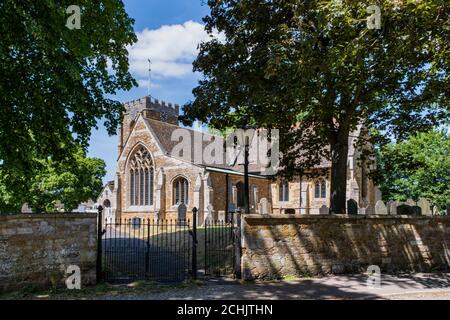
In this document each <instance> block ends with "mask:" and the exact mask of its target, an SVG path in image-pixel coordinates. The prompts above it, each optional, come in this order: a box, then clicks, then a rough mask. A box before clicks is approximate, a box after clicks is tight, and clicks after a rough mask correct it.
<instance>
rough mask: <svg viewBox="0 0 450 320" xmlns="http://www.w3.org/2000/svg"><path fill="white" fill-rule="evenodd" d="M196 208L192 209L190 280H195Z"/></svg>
mask: <svg viewBox="0 0 450 320" xmlns="http://www.w3.org/2000/svg"><path fill="white" fill-rule="evenodd" d="M197 211H198V210H197V208H196V207H194V208H193V209H192V278H193V279H194V280H197V272H198V271H197Z"/></svg>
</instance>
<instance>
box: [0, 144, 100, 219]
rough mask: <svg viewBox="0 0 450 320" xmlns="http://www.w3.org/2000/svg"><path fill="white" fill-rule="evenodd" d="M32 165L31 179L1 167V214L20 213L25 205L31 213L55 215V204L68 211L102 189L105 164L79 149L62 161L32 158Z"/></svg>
mask: <svg viewBox="0 0 450 320" xmlns="http://www.w3.org/2000/svg"><path fill="white" fill-rule="evenodd" d="M34 163H35V166H34V167H33V174H32V175H31V177H24V176H22V175H20V174H19V173H17V172H8V171H5V170H2V168H1V167H0V191H1V192H0V212H3V213H14V212H19V211H20V209H21V207H22V205H23V204H24V203H27V204H28V206H29V207H31V208H32V209H33V211H34V212H54V211H55V204H56V202H57V201H59V202H61V203H63V204H64V209H65V210H66V211H71V210H73V209H75V208H77V207H78V205H79V204H80V203H81V202H84V201H87V200H89V199H95V198H96V197H97V196H98V195H99V193H100V191H101V190H102V187H103V183H102V178H103V176H104V175H105V173H106V170H105V162H104V161H103V160H101V159H97V158H89V157H86V154H85V152H84V151H83V149H82V148H81V147H78V148H76V151H75V152H74V154H72V155H70V156H68V157H66V159H65V160H58V161H55V160H53V159H51V158H49V159H34Z"/></svg>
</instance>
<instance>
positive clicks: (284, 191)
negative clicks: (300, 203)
mask: <svg viewBox="0 0 450 320" xmlns="http://www.w3.org/2000/svg"><path fill="white" fill-rule="evenodd" d="M278 194H279V198H278V200H279V201H289V182H287V181H282V182H280V185H279V186H278Z"/></svg>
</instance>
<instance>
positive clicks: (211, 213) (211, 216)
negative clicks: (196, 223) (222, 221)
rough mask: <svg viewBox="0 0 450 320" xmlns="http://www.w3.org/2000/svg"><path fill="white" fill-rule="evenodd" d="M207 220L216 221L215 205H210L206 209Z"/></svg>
mask: <svg viewBox="0 0 450 320" xmlns="http://www.w3.org/2000/svg"><path fill="white" fill-rule="evenodd" d="M206 220H207V221H214V220H215V219H214V208H213V205H212V204H211V203H210V204H208V206H207V207H206Z"/></svg>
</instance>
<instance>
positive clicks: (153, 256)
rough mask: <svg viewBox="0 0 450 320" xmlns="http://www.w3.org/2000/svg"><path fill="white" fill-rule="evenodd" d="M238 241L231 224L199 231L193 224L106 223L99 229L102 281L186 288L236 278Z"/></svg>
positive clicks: (206, 226)
mask: <svg viewBox="0 0 450 320" xmlns="http://www.w3.org/2000/svg"><path fill="white" fill-rule="evenodd" d="M99 221H103V219H101V209H100V210H99ZM193 221H197V211H196V209H195V208H194V210H193ZM235 235H236V224H235V223H233V221H232V219H231V220H229V221H212V220H207V221H206V222H205V223H204V224H203V225H202V226H199V227H197V225H196V224H193V223H192V222H191V221H190V220H153V219H140V218H134V219H121V220H115V221H110V220H105V221H103V225H102V226H99V239H101V242H99V246H98V251H99V252H98V254H99V256H98V261H97V263H98V266H99V267H98V272H97V277H98V279H99V280H102V279H103V280H106V281H109V282H129V281H135V280H152V281H161V282H181V281H183V280H185V279H187V278H194V279H196V278H197V277H198V276H200V277H201V276H206V277H212V276H227V275H233V274H234V269H235V263H234V261H235V254H236V250H235V247H236V246H235Z"/></svg>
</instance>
